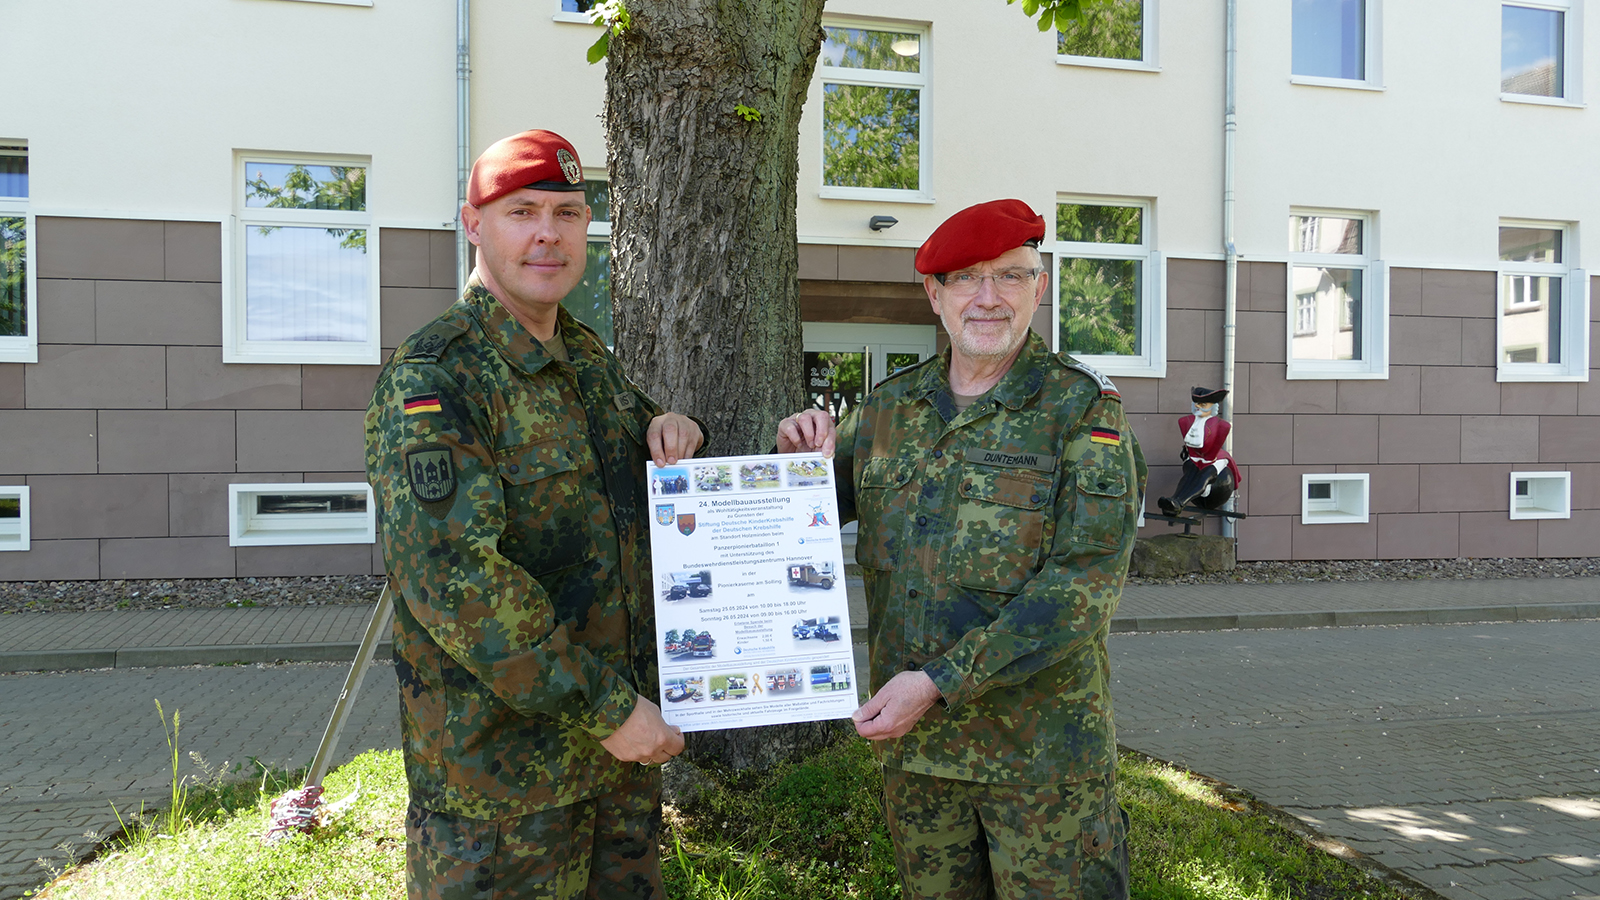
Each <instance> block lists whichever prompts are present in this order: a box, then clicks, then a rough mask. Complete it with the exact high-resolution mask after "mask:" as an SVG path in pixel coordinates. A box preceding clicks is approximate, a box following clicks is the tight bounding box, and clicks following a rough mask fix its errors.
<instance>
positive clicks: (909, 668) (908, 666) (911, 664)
mask: <svg viewBox="0 0 1600 900" xmlns="http://www.w3.org/2000/svg"><path fill="white" fill-rule="evenodd" d="M920 668H922V667H921V666H919V665H917V664H916V663H914V662H912V661H911V660H909V659H908V660H906V671H907V672H915V671H917V670H918V669H920ZM474 849H476V848H474Z"/></svg>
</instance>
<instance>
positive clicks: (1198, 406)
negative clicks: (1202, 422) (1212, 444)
mask: <svg viewBox="0 0 1600 900" xmlns="http://www.w3.org/2000/svg"><path fill="white" fill-rule="evenodd" d="M1193 405H1194V415H1195V418H1197V419H1208V418H1210V417H1212V416H1214V415H1216V414H1217V405H1216V404H1215V403H1195V404H1193Z"/></svg>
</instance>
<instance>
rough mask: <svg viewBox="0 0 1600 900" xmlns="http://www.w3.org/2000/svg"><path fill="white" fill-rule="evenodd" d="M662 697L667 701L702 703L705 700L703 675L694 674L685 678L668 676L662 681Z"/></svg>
mask: <svg viewBox="0 0 1600 900" xmlns="http://www.w3.org/2000/svg"><path fill="white" fill-rule="evenodd" d="M661 686H662V688H663V692H662V695H661V696H662V699H664V700H666V701H667V702H668V703H688V702H693V703H704V702H706V680H705V678H704V676H700V675H694V676H690V677H685V678H669V679H667V680H666V681H664V682H662V685H661Z"/></svg>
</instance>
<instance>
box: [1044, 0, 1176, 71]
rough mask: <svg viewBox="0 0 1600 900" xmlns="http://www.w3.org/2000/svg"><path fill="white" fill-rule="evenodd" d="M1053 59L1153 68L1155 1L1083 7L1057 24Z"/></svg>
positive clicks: (1124, 0) (1121, 1) (1113, 1)
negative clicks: (1072, 16)
mask: <svg viewBox="0 0 1600 900" xmlns="http://www.w3.org/2000/svg"><path fill="white" fill-rule="evenodd" d="M1056 28H1057V30H1056V62H1058V63H1063V64H1066V65H1075V66H1105V67H1110V68H1118V69H1155V68H1156V0H1111V2H1110V3H1104V4H1099V5H1094V6H1085V7H1083V8H1082V10H1081V12H1079V14H1078V17H1077V18H1076V19H1072V20H1070V21H1068V22H1066V23H1057V26H1056Z"/></svg>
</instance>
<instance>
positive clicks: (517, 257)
mask: <svg viewBox="0 0 1600 900" xmlns="http://www.w3.org/2000/svg"><path fill="white" fill-rule="evenodd" d="M592 218H593V214H592V213H591V212H590V211H589V207H588V205H587V204H585V203H584V199H583V193H582V192H581V191H536V190H533V189H532V188H518V189H517V190H515V191H512V192H511V193H509V194H507V195H505V196H504V197H501V198H499V199H498V200H495V201H494V202H492V203H486V204H484V205H483V206H481V207H474V206H472V205H470V204H469V205H466V206H463V207H461V222H462V225H463V226H465V228H466V231H467V240H469V241H471V242H472V243H473V244H476V245H477V247H478V272H479V275H480V277H481V278H482V279H483V284H484V287H486V288H488V289H489V292H490V293H491V294H494V295H495V297H496V298H498V299H499V300H500V302H501V303H504V304H506V306H507V307H508V308H510V310H511V312H512V313H513V314H515V315H517V317H518V318H522V317H523V316H528V317H531V318H534V319H537V320H544V319H546V318H549V319H551V320H553V319H554V316H555V312H556V306H557V305H558V304H560V303H561V299H562V298H563V297H565V296H567V294H569V293H571V292H572V289H573V288H575V287H577V286H578V282H580V281H582V280H583V270H584V266H585V265H586V264H587V262H588V231H589V220H590V219H592Z"/></svg>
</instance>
